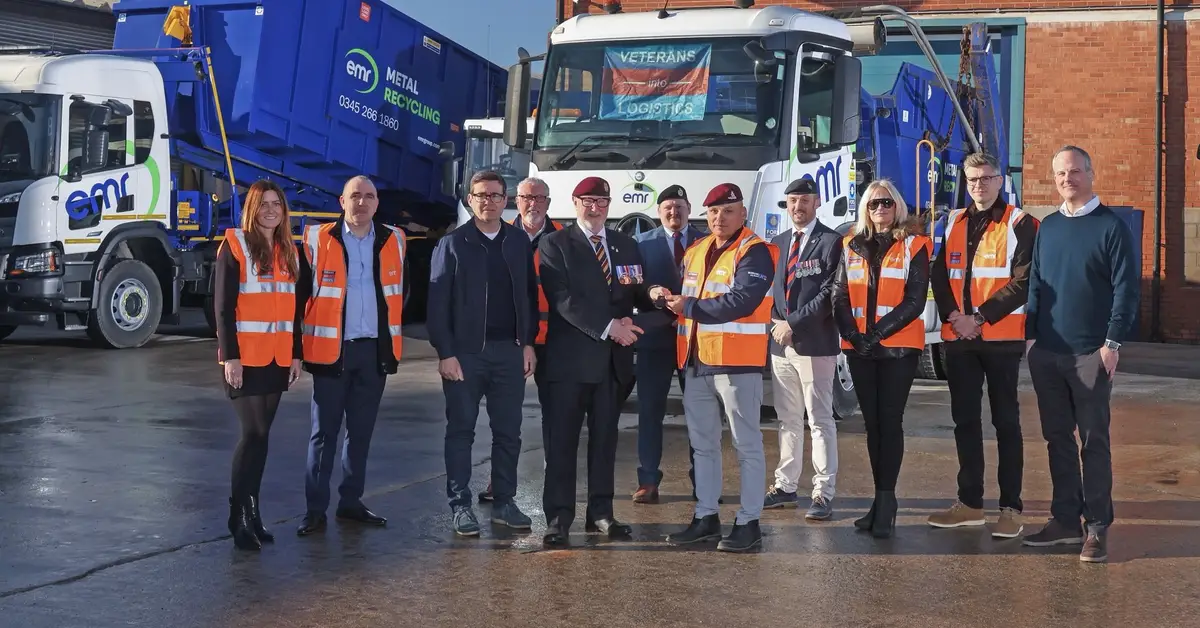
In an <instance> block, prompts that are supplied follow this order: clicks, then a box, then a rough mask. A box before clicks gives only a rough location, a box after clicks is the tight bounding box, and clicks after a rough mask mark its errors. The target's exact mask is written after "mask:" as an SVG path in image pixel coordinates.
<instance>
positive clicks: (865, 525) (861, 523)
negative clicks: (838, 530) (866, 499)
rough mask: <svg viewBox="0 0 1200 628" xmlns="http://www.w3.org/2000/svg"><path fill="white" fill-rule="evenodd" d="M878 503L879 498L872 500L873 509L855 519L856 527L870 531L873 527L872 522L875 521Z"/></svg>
mask: <svg viewBox="0 0 1200 628" xmlns="http://www.w3.org/2000/svg"><path fill="white" fill-rule="evenodd" d="M878 505H879V501H878V500H876V501H873V502H871V509H870V510H868V511H867V514H866V515H864V516H862V517H860V518H858V519H855V520H854V527H856V528H858V529H859V530H864V531H869V530H870V529H871V524H873V523H875V508H876V507H878Z"/></svg>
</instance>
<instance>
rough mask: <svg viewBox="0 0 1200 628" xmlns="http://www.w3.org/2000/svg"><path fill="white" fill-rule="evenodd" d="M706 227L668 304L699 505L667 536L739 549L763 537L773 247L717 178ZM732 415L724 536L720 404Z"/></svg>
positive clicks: (737, 196)
mask: <svg viewBox="0 0 1200 628" xmlns="http://www.w3.org/2000/svg"><path fill="white" fill-rule="evenodd" d="M704 206H705V208H706V211H705V218H706V219H707V220H708V229H709V232H710V235H708V236H705V237H704V238H702V239H701V240H700V241H698V242H696V243H695V244H693V245H692V246H691V247H689V248H688V250H687V252H686V253H684V255H683V289H682V294H681V295H672V296H668V297H667V299H666V301H667V307H668V308H670V309H671V311H672V312H675V313H677V314H679V315H680V320H679V336H678V339H677V342H676V356H677V359H678V364H679V368H680V369H682V370H683V372H684V378H685V381H686V385H685V386H684V389H683V413H684V416H685V418H686V420H687V427H688V439H689V440H690V441H691V444H692V448H693V449H695V451H696V454H695V460H696V463H695V464H696V498H697V499H696V512H695V514H694V515H693V516H692V522H691V525H689V526H688V527H687V528H686V529H684V530H681V531H679V532H676V533H673V534H671V535H669V536H668V537H667V542H669V543H672V544H676V545H686V544H691V543H699V542H703V541H711V540H718V539H720V541H719V542H718V543H717V549H718V550H723V551H731V552H742V551H747V550H750V549H753V548H755V547H757V546H758V545H759V544H761V542H762V533H761V532H760V531H759V526H758V519H759V515H761V514H762V509H763V498H762V491H763V484H764V483H766V476H767V461H766V458H765V457H764V455H763V442H762V432H761V431H760V430H761V428H759V414H760V412H761V410H762V399H763V368H764V367H765V366H766V364H767V353H768V351H769V341H768V337H769V336H768V327H769V325H770V322H771V306H772V303H773V300H772V297H771V295H770V292H769V290H770V287H771V280H772V279H773V278H774V276H775V264H776V263H777V261H778V259H779V249H778V247H776V246H775V245H773V244H771V243H769V242H766V241H764V240H763V239H762V238H760V237H758V236H757V235H756V234H755V233H754V232H753V231H751V230H750V229H748V228H746V206H745V205H744V204H743V203H742V191H741V190H740V189H739V188H738V186H736V185H734V184H732V183H722V184H720V185H718V186H716V187H714V188H713V189H712V191H711V192H709V193H708V197H707V198H705V199H704ZM722 410H724V413H725V418H726V420H728V422H729V428H730V432H731V433H732V434H733V445H734V448H735V449H737V453H738V463H739V467H740V475H741V508H739V509H738V511H737V516H736V518H735V519H734V525H733V529H732V530H730V532H729V535H728V536H726V537H724V538H722V537H721V520H720V516H719V515H718V508H717V504H718V501H717V500H718V499H720V497H721V484H722V480H721V413H722Z"/></svg>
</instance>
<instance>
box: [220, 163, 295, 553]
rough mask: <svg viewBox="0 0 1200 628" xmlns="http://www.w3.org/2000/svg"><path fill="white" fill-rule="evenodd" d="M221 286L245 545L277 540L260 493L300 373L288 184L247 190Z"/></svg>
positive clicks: (239, 537) (224, 360)
mask: <svg viewBox="0 0 1200 628" xmlns="http://www.w3.org/2000/svg"><path fill="white" fill-rule="evenodd" d="M215 274H216V277H215V282H214V284H213V300H214V310H215V314H216V323H217V324H216V327H217V351H218V356H217V357H218V361H219V362H220V363H221V364H222V365H223V369H224V380H225V392H226V394H227V395H228V396H229V398H230V399H231V400H233V408H234V410H235V412H236V413H237V416H238V420H239V421H240V423H241V426H242V435H241V440H240V441H239V442H238V445H237V449H236V450H235V451H234V455H233V475H232V483H231V484H232V486H231V495H230V497H229V532H230V534H232V535H233V541H234V544H235V545H236V546H237V547H238V548H240V549H249V550H258V549H261V548H262V544H263V543H269V542H272V541H274V540H275V537H274V535H273V534H272V533H271V532H269V531H267V529H266V528H265V527H263V523H262V515H261V513H260V512H259V502H258V492H259V488H260V486H261V485H262V476H263V470H264V469H265V467H266V464H267V440H268V435H269V433H270V430H271V423H272V422H274V420H275V412H276V410H278V409H279V400H280V398H281V397H282V396H283V393H284V391H286V390H287V389H288V388H289V387H291V385H292V383H294V382H295V381H296V379H297V378H298V377H299V376H300V359H301V357H302V356H303V353H302V346H301V329H300V324H301V323H300V321H301V312H300V310H299V308H298V307H297V306H296V278H297V276H298V274H299V273H298V256H297V251H296V245H295V244H294V243H293V241H292V228H291V216H290V212H289V211H288V206H287V199H286V198H285V197H284V194H283V190H282V189H280V187H279V186H278V185H276V184H275V183H274V182H271V181H266V180H260V181H256V182H255V183H254V184H253V185H251V186H250V189H249V190H248V191H247V192H246V202H245V204H244V206H243V208H242V223H241V228H240V229H228V230H226V232H225V240H224V241H223V242H222V243H221V247H220V250H219V251H218V253H217V263H216V271H215Z"/></svg>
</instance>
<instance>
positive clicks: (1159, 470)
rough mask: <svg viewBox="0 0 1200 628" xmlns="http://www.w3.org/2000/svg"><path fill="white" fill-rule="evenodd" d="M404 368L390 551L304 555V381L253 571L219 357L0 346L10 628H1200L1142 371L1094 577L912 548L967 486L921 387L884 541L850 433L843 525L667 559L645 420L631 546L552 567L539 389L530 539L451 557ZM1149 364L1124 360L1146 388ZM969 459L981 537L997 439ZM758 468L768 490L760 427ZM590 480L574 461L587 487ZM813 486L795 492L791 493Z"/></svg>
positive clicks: (370, 491)
mask: <svg viewBox="0 0 1200 628" xmlns="http://www.w3.org/2000/svg"><path fill="white" fill-rule="evenodd" d="M169 331H171V330H169ZM174 331H178V330H174ZM406 348H407V350H408V352H409V353H408V357H407V359H406V360H405V362H404V364H403V366H402V370H401V373H400V374H399V375H398V376H395V377H393V378H392V379H391V380H390V382H389V384H388V389H387V392H386V394H385V398H384V402H383V407H382V409H381V413H380V420H379V424H378V426H377V428H376V430H375V437H374V440H373V442H372V446H371V455H370V462H369V465H368V474H367V495H366V498H365V501H366V503H367V504H368V506H370V507H371V508H372V510H374V511H376V512H378V513H379V514H381V515H383V516H385V517H387V518H388V520H389V521H388V525H387V527H386V528H370V529H364V528H362V527H360V526H357V525H355V524H347V523H342V522H336V521H335V520H333V519H332V517H331V520H330V526H329V528H328V530H327V531H326V532H325V533H324V534H318V535H316V536H314V537H308V538H303V539H302V538H298V537H296V536H295V534H294V530H295V527H296V525H297V524H298V523H299V518H300V515H301V514H302V511H303V508H304V486H303V474H304V459H305V448H306V443H307V436H308V424H309V419H308V401H309V395H310V394H311V384H310V380H309V379H308V378H307V376H306V377H305V378H304V379H302V380H301V382H299V383H298V384H297V386H296V388H295V389H294V391H292V392H290V393H288V394H287V395H286V396H285V397H284V402H283V404H282V406H281V408H280V413H279V417H278V419H277V421H276V424H275V427H274V429H273V430H272V439H271V444H270V447H271V453H270V459H269V461H268V464H267V471H266V477H265V479H264V486H263V491H262V499H263V507H262V508H263V512H264V514H265V518H266V519H267V521H268V525H269V526H270V527H271V528H272V529H273V531H274V532H275V533H276V535H277V539H278V540H277V542H276V543H275V544H273V545H268V546H266V547H265V548H264V550H263V551H262V552H261V553H258V554H249V553H245V552H239V551H237V550H235V549H234V548H233V544H232V542H231V541H230V540H229V538H228V533H227V531H226V529H225V518H226V515H227V514H228V506H227V502H226V499H227V497H228V493H229V463H230V456H231V452H232V449H233V447H234V445H235V443H236V440H237V424H236V420H235V419H234V417H233V414H232V410H231V408H230V405H229V402H228V401H227V400H226V399H225V398H224V395H223V392H222V391H221V389H220V387H219V384H220V379H219V371H218V369H217V366H216V364H215V361H214V345H213V342H212V341H211V340H207V339H203V338H190V337H188V336H168V337H158V338H156V339H155V340H154V341H153V342H152V343H151V344H150V345H148V346H146V347H143V348H142V349H139V350H135V351H123V352H111V351H103V350H99V349H93V348H90V347H88V346H87V344H86V341H84V340H82V335H81V334H41V335H39V334H29V333H26V332H24V331H22V332H19V334H18V335H17V336H16V337H15V338H14V342H12V343H5V344H0V378H2V382H3V383H0V522H2V523H3V525H2V526H0V626H5V627H7V626H13V627H30V628H34V627H41V626H47V627H51V626H53V627H68V626H71V627H73V626H81V627H97V628H98V627H107V626H172V627H173V628H183V627H191V626H196V627H206V628H207V627H218V626H219V627H226V626H228V627H240V626H422V627H424V626H443V625H445V626H482V625H489V626H498V625H505V626H568V625H569V626H611V627H621V626H638V627H643V626H684V625H687V626H699V625H706V626H707V625H714V626H717V625H720V626H822V627H826V626H860V625H863V626H922V627H923V626H957V625H963V626H1039V627H1040V626H1047V625H1060V624H1067V623H1070V624H1074V625H1090V626H1110V625H1111V626H1194V625H1197V624H1196V621H1197V620H1196V617H1197V612H1198V611H1200V594H1198V593H1197V591H1200V537H1198V536H1197V532H1200V529H1198V528H1200V499H1198V498H1200V444H1198V443H1200V438H1198V436H1200V417H1198V415H1197V412H1196V410H1195V408H1196V405H1197V402H1198V401H1200V387H1198V386H1197V382H1196V381H1195V380H1188V379H1171V378H1166V377H1161V376H1159V375H1142V374H1138V373H1135V372H1128V371H1140V372H1156V371H1155V370H1154V369H1152V368H1149V367H1146V368H1142V367H1141V366H1140V363H1139V361H1138V360H1134V359H1131V361H1130V362H1129V363H1125V362H1123V369H1122V370H1123V371H1125V372H1122V373H1120V374H1119V375H1118V381H1117V390H1116V393H1115V397H1114V401H1113V411H1114V414H1113V429H1112V440H1113V460H1114V471H1115V486H1114V500H1115V502H1116V506H1115V510H1116V516H1117V523H1116V525H1114V527H1113V528H1112V531H1111V536H1110V550H1109V553H1110V557H1109V563H1108V564H1106V565H1087V564H1083V563H1080V562H1079V560H1078V558H1077V556H1078V548H1077V547H1076V548H1063V549H1051V550H1041V549H1034V548H1026V547H1021V545H1020V541H1019V540H1004V541H995V540H992V539H991V538H990V537H988V536H987V534H986V532H985V531H984V530H983V529H980V528H970V529H959V530H935V529H932V528H930V527H928V526H927V525H926V524H925V517H926V516H928V514H929V513H931V512H933V511H934V510H937V509H940V508H944V507H946V506H948V505H949V504H950V503H951V502H952V501H953V499H954V495H955V483H954V478H955V474H956V472H957V462H956V457H955V449H954V440H953V428H952V424H951V421H950V418H949V396H948V393H947V392H946V390H945V386H944V384H943V383H939V382H930V381H918V384H917V385H916V386H915V388H914V393H913V395H912V399H911V401H910V404H909V406H908V414H907V415H906V443H905V446H906V452H905V459H904V467H903V471H902V473H901V477H900V486H899V489H898V493H899V496H900V505H901V511H900V516H899V518H898V526H899V528H898V531H897V535H896V537H895V538H893V539H889V540H883V541H879V540H875V539H872V538H870V537H869V536H865V535H863V534H861V533H855V531H854V528H853V525H852V523H851V522H852V520H853V519H854V518H856V517H858V516H861V514H862V513H863V512H864V511H865V509H866V507H867V506H868V505H869V502H870V500H869V498H870V492H871V490H872V489H871V483H870V470H869V466H868V463H867V460H866V451H865V443H864V436H863V428H862V425H861V419H859V418H858V417H851V418H850V419H848V420H847V421H844V422H842V423H841V424H840V425H839V436H840V438H839V455H840V473H839V475H838V478H837V487H838V497H837V498H836V499H835V502H834V507H835V509H836V512H835V515H834V520H833V521H831V522H826V523H808V522H805V520H804V519H803V510H801V511H796V510H782V511H780V510H769V511H766V512H765V513H764V515H763V518H762V527H763V532H764V535H765V539H764V546H763V549H762V551H761V552H758V553H754V554H748V555H731V554H724V553H718V552H716V551H715V547H709V546H706V547H701V548H689V549H680V548H675V547H671V546H668V545H667V544H666V543H665V541H664V537H665V535H666V534H667V533H669V532H671V531H673V530H675V529H678V528H680V527H682V526H683V525H685V524H686V523H687V522H688V521H689V520H690V517H691V512H692V508H693V505H694V503H693V502H692V501H691V497H690V486H689V484H688V480H687V444H686V431H685V429H684V428H683V424H682V420H681V418H679V417H672V418H671V419H669V421H668V423H669V427H668V428H667V451H666V453H665V461H664V472H665V474H666V479H665V481H664V485H663V487H662V491H663V495H662V497H663V503H662V504H658V505H635V504H633V503H632V502H630V500H629V494H630V493H631V492H632V491H633V490H634V488H636V487H635V486H634V484H635V481H636V473H635V470H636V467H637V456H636V436H637V435H636V431H635V430H634V429H632V427H633V426H634V425H635V424H636V421H635V417H634V416H633V415H626V416H625V417H624V421H623V422H624V424H625V425H626V426H627V429H625V430H623V431H622V433H621V440H620V449H619V460H618V464H617V473H618V478H617V479H618V481H617V486H618V496H617V503H616V510H617V516H618V518H620V519H622V520H624V521H627V522H629V523H631V524H633V526H634V535H633V538H632V539H630V540H623V541H610V540H608V539H602V538H600V537H598V536H596V535H588V534H585V533H584V531H583V522H582V504H581V505H580V511H579V512H580V520H577V521H576V523H575V527H574V529H573V530H572V532H573V535H572V539H571V541H572V544H573V546H572V548H571V549H568V550H556V551H547V550H544V549H543V548H542V546H541V535H542V533H543V532H544V527H545V522H544V519H543V518H542V516H541V510H540V503H541V480H542V449H541V442H540V441H541V438H540V431H539V427H538V420H539V410H538V406H537V402H536V391H535V389H534V387H533V385H532V383H531V384H530V385H529V387H528V388H527V391H526V407H525V411H526V415H525V416H526V422H525V426H524V440H523V451H524V453H523V455H522V457H521V463H520V476H521V478H522V483H521V486H520V489H519V491H518V504H519V506H520V507H521V508H522V509H523V510H524V511H525V512H526V513H527V514H529V515H530V516H531V517H532V518H533V520H534V528H533V530H532V531H529V532H526V533H514V532H511V531H507V530H506V529H505V528H503V527H501V526H493V525H492V524H491V523H489V522H488V517H487V514H488V510H489V508H488V506H487V505H481V506H478V507H477V512H478V514H479V516H480V519H481V524H482V526H483V533H482V535H481V536H480V537H479V538H473V539H463V538H457V537H455V536H454V534H453V533H452V531H451V530H450V518H449V514H450V513H449V509H448V507H447V506H446V499H445V476H444V463H443V459H442V436H443V430H444V428H443V425H444V415H443V402H442V395H441V387H440V384H439V382H438V378H437V375H436V370H435V369H436V362H435V361H434V359H433V354H432V353H431V352H430V350H429V349H428V347H427V346H424V345H423V343H421V342H420V341H415V340H414V341H411V342H409V343H407V344H406ZM1153 349H1155V348H1152V347H1151V348H1146V347H1140V348H1138V349H1137V350H1136V351H1131V352H1130V354H1131V355H1138V354H1139V352H1140V353H1141V354H1144V355H1145V356H1149V357H1144V358H1142V359H1144V360H1145V363H1146V364H1151V363H1153V362H1154V353H1155V351H1154V350H1153ZM1193 351H1195V352H1194V353H1192V354H1191V355H1193V356H1196V355H1200V351H1196V350H1194V349H1193ZM1170 355H1171V358H1170V360H1171V361H1172V362H1170V363H1171V364H1180V365H1186V364H1195V363H1196V360H1195V359H1189V358H1187V356H1186V355H1185V353H1184V352H1183V351H1182V350H1172V351H1171V352H1170ZM1161 371H1166V372H1170V373H1178V374H1187V373H1185V372H1184V371H1183V370H1181V369H1180V368H1176V367H1169V366H1168V367H1162V366H1160V367H1158V372H1161ZM1021 402H1022V415H1023V420H1022V424H1023V428H1024V435H1025V442H1026V449H1025V458H1026V463H1025V492H1024V500H1025V506H1026V517H1027V524H1026V531H1027V532H1029V531H1031V530H1032V529H1036V527H1038V526H1040V524H1041V523H1042V521H1044V519H1045V517H1046V516H1047V512H1048V509H1049V497H1050V481H1049V474H1048V471H1047V467H1046V450H1045V445H1044V443H1043V441H1042V440H1041V431H1040V429H1039V427H1038V418H1037V410H1036V404H1035V399H1034V397H1033V394H1032V388H1031V386H1030V385H1029V382H1028V377H1027V374H1026V376H1025V378H1024V380H1023V383H1022V396H1021ZM632 403H635V402H631V404H630V407H632ZM985 412H986V410H985ZM856 419H857V420H856ZM486 425H487V419H486V415H485V414H484V413H483V412H481V414H480V429H479V431H478V433H477V437H476V442H475V452H474V457H475V461H476V463H477V466H476V467H475V473H474V474H473V477H472V485H473V486H474V488H475V489H476V490H477V491H478V490H479V489H482V488H483V486H485V485H486V483H487V478H486V476H485V474H486V473H487V472H488V469H489V463H488V459H489V447H490V437H489V433H488V430H487V428H486ZM985 435H986V437H987V438H988V439H989V442H988V445H987V455H988V467H987V482H988V493H987V498H988V501H987V506H988V508H991V509H993V513H994V508H995V489H994V482H995V447H994V441H992V440H991V439H992V438H993V432H992V430H991V428H990V426H989V427H987V428H985ZM806 440H807V439H806ZM764 441H765V443H766V446H767V461H768V468H769V469H772V470H773V468H774V465H775V462H777V460H778V448H777V437H776V432H775V429H774V426H773V425H771V424H768V425H765V426H764ZM585 465H586V463H585V462H584V459H583V457H582V456H581V460H580V468H581V476H580V477H581V478H583V477H586V474H585V473H582V470H583V469H584V468H585ZM736 465H737V461H736V454H735V453H734V451H733V449H732V445H731V444H730V442H729V440H728V437H726V442H725V491H724V492H725V505H724V506H722V513H721V514H722V518H723V519H724V521H725V523H726V529H728V525H729V524H730V523H731V522H732V518H733V513H734V511H735V510H736V509H737V501H738V496H737V486H738V480H737V477H738V476H737V472H736V468H737V467H736ZM810 474H811V467H810V466H808V465H806V468H805V472H804V476H803V478H802V481H801V486H802V490H803V486H804V485H805V483H806V482H808V480H809V477H810ZM768 475H769V476H770V475H771V474H770V473H768ZM339 478H340V471H335V473H334V482H335V483H336V482H337V481H338V479H339ZM765 488H766V487H764V489H765ZM579 496H580V500H581V502H582V499H583V497H584V491H583V485H582V480H581V485H580V493H579ZM330 514H331V515H332V510H331V512H330ZM990 517H994V514H990Z"/></svg>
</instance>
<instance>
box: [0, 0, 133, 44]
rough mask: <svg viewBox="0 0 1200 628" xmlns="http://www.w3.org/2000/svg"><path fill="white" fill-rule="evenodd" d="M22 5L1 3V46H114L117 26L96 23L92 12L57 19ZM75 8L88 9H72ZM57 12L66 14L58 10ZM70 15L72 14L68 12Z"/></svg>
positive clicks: (75, 10)
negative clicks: (76, 17) (72, 17)
mask: <svg viewBox="0 0 1200 628" xmlns="http://www.w3.org/2000/svg"><path fill="white" fill-rule="evenodd" d="M21 9H22V5H21V4H16V5H15V6H11V5H8V4H7V3H6V5H5V6H2V7H0V46H45V45H50V46H54V47H62V48H77V49H83V50H96V49H104V48H112V43H113V29H112V28H105V27H103V26H98V25H95V24H94V22H96V21H97V20H95V19H94V18H92V16H90V15H89V16H86V18H87V19H84V18H82V17H81V19H79V20H78V21H75V20H71V19H69V18H68V19H61V18H60V19H55V18H53V17H48V16H45V15H38V14H39V13H43V12H41V11H29V10H27V9H26V10H21ZM71 11H72V12H79V11H84V10H83V9H72V10H71ZM55 13H58V14H62V12H59V11H56V12H55ZM68 15H69V14H68Z"/></svg>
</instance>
